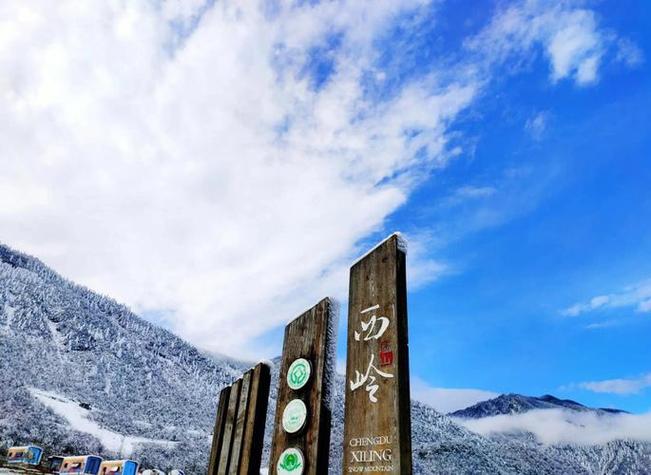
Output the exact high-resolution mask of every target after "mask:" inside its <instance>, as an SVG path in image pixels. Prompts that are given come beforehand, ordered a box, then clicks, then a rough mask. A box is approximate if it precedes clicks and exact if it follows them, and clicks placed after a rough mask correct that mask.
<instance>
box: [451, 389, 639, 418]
mask: <svg viewBox="0 0 651 475" xmlns="http://www.w3.org/2000/svg"><path fill="white" fill-rule="evenodd" d="M534 409H566V410H570V411H577V412H593V413H597V414H623V413H626V411H620V410H618V409H602V408H592V407H587V406H584V405H583V404H580V403H578V402H576V401H572V400H569V399H559V398H557V397H554V396H551V395H549V394H546V395H544V396H541V397H532V396H522V395H521V394H502V395H500V396H498V397H496V398H493V399H489V400H487V401H481V402H478V403H477V404H474V405H472V406H470V407H467V408H465V409H461V410H458V411H454V412H452V413H450V414H449V415H450V416H452V417H462V418H473V419H477V418H480V417H488V416H497V415H500V414H522V413H525V412H527V411H531V410H534Z"/></svg>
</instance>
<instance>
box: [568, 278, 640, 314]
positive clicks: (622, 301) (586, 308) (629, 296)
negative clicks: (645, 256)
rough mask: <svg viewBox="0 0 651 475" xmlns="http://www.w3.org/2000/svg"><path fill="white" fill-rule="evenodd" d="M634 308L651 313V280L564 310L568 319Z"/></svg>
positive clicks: (637, 310) (598, 296)
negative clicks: (615, 309) (607, 309)
mask: <svg viewBox="0 0 651 475" xmlns="http://www.w3.org/2000/svg"><path fill="white" fill-rule="evenodd" d="M626 307H629V308H633V309H635V311H636V312H641V313H646V312H651V280H644V281H642V282H638V283H637V284H634V285H629V286H628V287H626V288H624V289H623V290H622V291H620V292H614V293H612V294H607V295H597V296H595V297H592V298H591V299H590V300H588V301H587V302H579V303H575V304H574V305H572V306H570V307H567V308H566V309H564V310H562V312H561V313H562V314H563V315H565V316H567V317H577V316H579V315H581V314H584V313H589V312H592V311H594V310H598V309H603V308H626Z"/></svg>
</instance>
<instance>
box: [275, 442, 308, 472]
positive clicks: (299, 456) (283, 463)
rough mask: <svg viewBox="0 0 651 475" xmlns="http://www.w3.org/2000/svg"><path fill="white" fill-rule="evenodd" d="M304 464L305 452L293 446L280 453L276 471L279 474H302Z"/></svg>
mask: <svg viewBox="0 0 651 475" xmlns="http://www.w3.org/2000/svg"><path fill="white" fill-rule="evenodd" d="M304 465H305V459H304V458H303V452H301V450H300V449H296V448H293V447H292V448H290V449H286V450H285V451H283V453H282V454H280V459H279V460H278V464H277V465H276V473H277V474H278V475H301V474H302V473H303V467H304Z"/></svg>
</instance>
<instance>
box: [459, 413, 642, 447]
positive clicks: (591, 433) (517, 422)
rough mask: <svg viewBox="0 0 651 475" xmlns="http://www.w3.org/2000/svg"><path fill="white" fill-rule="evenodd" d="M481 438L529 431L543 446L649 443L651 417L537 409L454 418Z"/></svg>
mask: <svg viewBox="0 0 651 475" xmlns="http://www.w3.org/2000/svg"><path fill="white" fill-rule="evenodd" d="M455 421H456V422H458V423H459V424H461V425H463V426H465V427H466V428H468V429H470V430H471V431H473V432H476V433H478V434H482V435H489V434H491V433H501V432H506V433H508V432H520V431H524V432H530V433H533V434H534V435H535V436H536V438H537V439H538V440H539V441H540V442H541V443H543V444H548V445H552V444H564V443H570V444H579V445H594V444H604V443H607V442H610V441H613V440H621V439H629V440H638V441H644V442H649V441H651V414H639V415H634V414H616V415H597V414H595V413H591V412H575V411H567V410H561V409H538V410H533V411H529V412H526V413H524V414H515V415H499V416H492V417H484V418H481V419H455Z"/></svg>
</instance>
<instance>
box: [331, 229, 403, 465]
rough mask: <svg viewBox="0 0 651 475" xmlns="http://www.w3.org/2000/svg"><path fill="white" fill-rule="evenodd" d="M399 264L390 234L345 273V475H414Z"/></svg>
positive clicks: (399, 254)
mask: <svg viewBox="0 0 651 475" xmlns="http://www.w3.org/2000/svg"><path fill="white" fill-rule="evenodd" d="M405 265H406V256H405V253H404V252H403V251H402V250H401V249H400V246H399V242H398V237H397V236H395V235H394V236H391V237H390V238H388V239H387V240H386V241H384V242H383V243H381V244H380V245H379V246H378V247H377V248H376V249H374V250H373V251H372V252H371V253H369V254H368V255H367V256H365V257H364V258H363V259H361V260H360V261H359V262H357V263H356V264H355V265H354V266H353V267H352V268H351V271H350V289H349V292H350V294H349V304H348V305H349V306H348V339H347V341H348V355H347V363H346V399H345V421H344V447H343V448H344V457H343V459H344V462H343V473H345V474H348V473H365V474H387V473H392V474H410V473H411V472H412V460H411V414H410V391H409V346H408V338H407V334H408V328H407V283H406V272H405V270H406V269H405ZM387 319H388V325H387V326H386V328H384V324H385V322H386V320H387ZM383 328H384V329H383ZM389 375H390V376H389ZM372 399H376V402H373V400H372Z"/></svg>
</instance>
